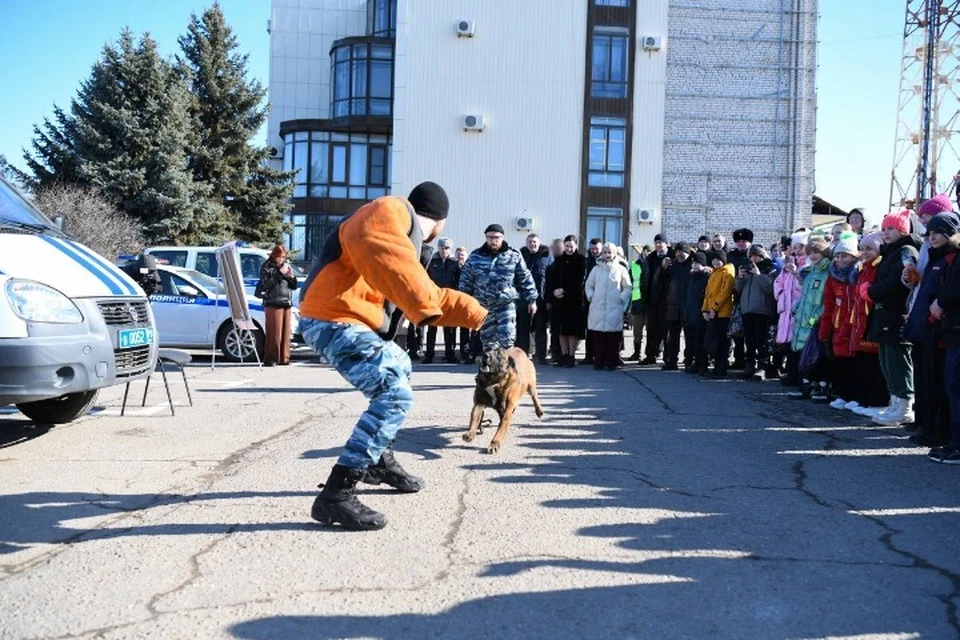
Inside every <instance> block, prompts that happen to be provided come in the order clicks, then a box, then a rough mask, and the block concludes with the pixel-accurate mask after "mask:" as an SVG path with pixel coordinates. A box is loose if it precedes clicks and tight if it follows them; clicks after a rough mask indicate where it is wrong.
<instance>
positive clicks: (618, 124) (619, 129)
mask: <svg viewBox="0 0 960 640" xmlns="http://www.w3.org/2000/svg"><path fill="white" fill-rule="evenodd" d="M626 154H627V121H626V120H625V119H623V118H602V117H593V118H590V170H589V172H588V175H587V184H588V185H590V186H591V187H620V188H622V187H623V174H624V171H625V170H626Z"/></svg>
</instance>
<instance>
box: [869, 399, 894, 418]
mask: <svg viewBox="0 0 960 640" xmlns="http://www.w3.org/2000/svg"><path fill="white" fill-rule="evenodd" d="M897 399H898V398H897V397H896V396H890V404H888V405H887V406H885V407H883V408H882V409H874V411H873V418H874V420H877V419H879V418H883V417H885V416H886V415H887V414H888V413H890V412H891V411H893V407H894V405H895V404H896V402H897Z"/></svg>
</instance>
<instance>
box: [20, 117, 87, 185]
mask: <svg viewBox="0 0 960 640" xmlns="http://www.w3.org/2000/svg"><path fill="white" fill-rule="evenodd" d="M73 124H74V120H73V118H72V117H71V116H70V115H69V114H66V113H64V112H63V109H61V108H60V107H59V106H57V105H56V104H55V105H53V120H52V121H51V120H50V118H46V117H45V118H44V119H43V124H42V125H36V124H35V125H33V140H32V141H31V142H30V146H31V147H32V148H33V153H32V154H31V153H30V152H28V151H26V150H25V151H24V152H23V159H24V161H25V162H26V163H27V167H28V168H29V170H30V171H31V172H32V174H33V175H28V174H26V173H24V174H23V175H22V181H23V183H24V184H25V185H26V186H27V187H29V188H30V189H31V190H34V191H36V190H38V189H43V188H46V187H51V186H53V185H54V184H76V183H78V182H79V181H80V175H79V166H78V163H77V156H76V152H75V150H74V147H73V141H74V136H75V129H74V126H73Z"/></svg>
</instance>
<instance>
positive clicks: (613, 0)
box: [593, 0, 630, 7]
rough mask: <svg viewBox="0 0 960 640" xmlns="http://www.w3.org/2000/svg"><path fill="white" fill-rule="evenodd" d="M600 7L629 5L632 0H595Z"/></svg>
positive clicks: (594, 2)
mask: <svg viewBox="0 0 960 640" xmlns="http://www.w3.org/2000/svg"><path fill="white" fill-rule="evenodd" d="M593 4H595V5H597V6H598V7H629V6H630V0H593Z"/></svg>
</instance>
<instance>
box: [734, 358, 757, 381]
mask: <svg viewBox="0 0 960 640" xmlns="http://www.w3.org/2000/svg"><path fill="white" fill-rule="evenodd" d="M733 368H734V369H736V367H733ZM756 372H757V365H756V363H755V362H754V361H753V360H747V361H746V362H745V364H744V367H743V373H742V374H740V377H741V378H743V379H744V380H752V379H753V374H755V373H756Z"/></svg>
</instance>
